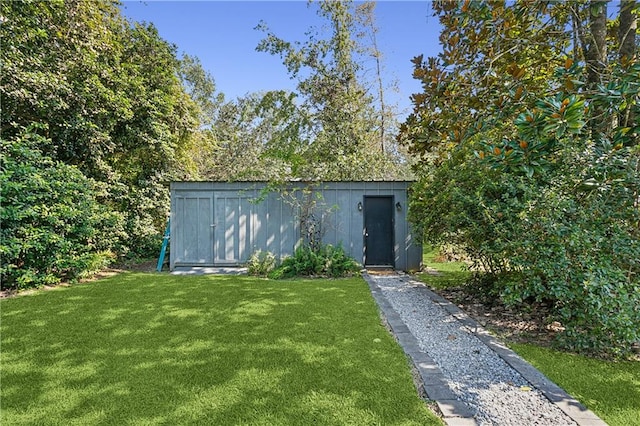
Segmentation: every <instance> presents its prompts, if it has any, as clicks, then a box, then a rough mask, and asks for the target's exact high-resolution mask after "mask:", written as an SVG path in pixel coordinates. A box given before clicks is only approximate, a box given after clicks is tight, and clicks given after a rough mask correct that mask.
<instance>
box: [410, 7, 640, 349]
mask: <svg viewBox="0 0 640 426" xmlns="http://www.w3.org/2000/svg"><path fill="white" fill-rule="evenodd" d="M606 7H607V2H600V1H576V2H548V1H540V2H529V1H516V2H513V3H511V2H509V3H507V2H504V1H486V2H472V1H462V2H449V1H435V2H434V10H435V13H436V15H437V16H439V18H440V22H441V24H442V26H443V31H442V33H441V38H440V40H441V43H442V46H443V50H442V53H441V54H440V55H439V56H438V57H437V58H428V59H426V60H425V59H424V58H422V57H418V58H415V59H414V65H415V68H414V77H415V78H416V79H418V80H419V81H420V82H421V83H422V87H423V92H421V93H417V94H414V95H413V97H412V100H413V103H414V110H413V113H412V114H411V115H410V117H409V118H408V119H407V121H406V122H405V123H403V125H402V135H403V137H404V138H406V140H408V141H409V148H410V152H412V153H413V154H414V155H416V156H419V157H420V159H421V160H420V162H419V163H418V164H417V167H416V173H417V174H418V175H419V176H420V178H419V182H418V183H417V184H416V186H415V188H414V192H413V194H414V196H413V197H412V205H411V215H412V217H413V220H414V222H415V223H416V224H417V226H418V227H419V228H420V229H422V231H423V232H424V235H425V238H426V239H427V240H428V241H431V242H434V243H437V242H442V241H448V242H454V243H456V244H458V245H459V246H460V247H461V248H463V249H464V250H466V251H467V252H468V253H469V255H470V256H471V258H472V259H474V260H475V261H476V264H475V269H476V270H477V271H478V273H479V275H478V277H482V278H481V279H480V280H479V281H478V282H479V283H481V284H482V285H483V286H484V291H486V292H487V293H488V294H492V295H494V296H499V297H502V298H503V300H505V301H507V302H510V303H524V304H527V303H536V302H544V303H550V304H551V305H553V306H554V308H555V313H556V315H557V318H558V319H559V320H561V322H562V323H563V324H565V325H566V327H567V330H566V332H565V333H564V334H563V336H562V339H563V340H562V343H563V344H565V345H566V346H569V347H571V348H573V349H576V350H584V351H590V350H591V351H601V350H604V351H611V352H616V351H618V353H624V352H626V351H628V350H630V347H631V343H632V342H634V341H637V340H638V339H639V338H640V336H638V330H640V312H638V310H637V306H639V305H640V300H639V299H638V298H639V297H640V291H639V290H640V278H639V276H638V273H639V272H640V264H638V259H640V229H639V225H640V211H639V209H638V195H639V194H640V169H639V162H640V158H639V157H640V151H639V147H638V135H639V133H640V127H639V125H638V122H637V120H636V119H635V118H636V117H638V110H639V108H640V106H639V102H638V101H639V97H638V96H639V89H640V86H639V84H640V83H639V82H640V64H639V63H638V61H637V59H638V48H637V45H636V43H635V35H636V32H637V26H636V24H635V19H636V16H637V13H638V6H637V3H636V2H635V1H623V2H621V3H620V9H619V11H618V12H619V14H618V16H617V17H616V18H615V19H613V20H607V18H606V16H607V14H606V10H607V9H606Z"/></svg>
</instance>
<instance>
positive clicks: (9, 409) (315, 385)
mask: <svg viewBox="0 0 640 426" xmlns="http://www.w3.org/2000/svg"><path fill="white" fill-rule="evenodd" d="M0 309H1V312H0V313H1V320H2V324H1V329H0V332H1V345H2V346H1V367H0V368H1V370H0V373H1V376H0V379H1V382H0V392H1V393H0V397H1V416H2V417H1V418H0V423H1V424H2V425H21V424H23V425H33V424H42V425H55V424H60V425H62V424H64V425H68V424H77V425H87V424H117V425H143V424H144V425H152V424H212V425H213V424H215V425H219V424H255V425H257V424H263V425H278V424H281V425H293V424H295V425H306V424H335V425H344V424H354V425H367V424H384V425H395V424H397V425H425V424H426V425H428V424H434V425H435V424H442V422H441V421H440V419H438V418H437V417H435V416H434V415H433V414H432V413H431V412H430V411H429V410H428V408H427V407H426V405H425V403H424V401H422V400H421V399H420V398H419V397H418V396H417V393H416V389H415V387H414V384H413V382H412V379H411V373H410V370H409V367H408V363H407V359H406V357H405V355H404V354H403V352H402V350H401V349H400V347H399V346H398V345H397V344H396V343H395V341H394V340H393V338H392V337H391V336H390V335H389V333H388V332H387V331H386V330H385V328H384V327H383V326H382V325H381V323H380V318H379V315H378V310H377V307H376V305H375V302H374V301H373V299H372V297H371V295H370V292H369V289H368V286H367V285H366V283H365V282H364V281H363V280H362V279H361V278H353V279H343V280H300V281H268V280H261V279H255V278H249V277H237V276H200V277H194V276H170V275H165V274H141V273H128V274H122V275H118V276H115V277H112V278H108V279H104V280H101V281H97V282H93V283H89V284H82V285H76V286H73V287H69V288H60V289H56V290H53V291H43V292H37V293H36V294H33V295H30V296H22V297H17V298H13V299H5V300H2V301H1V302H0Z"/></svg>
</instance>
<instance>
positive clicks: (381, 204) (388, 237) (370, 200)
mask: <svg viewBox="0 0 640 426" xmlns="http://www.w3.org/2000/svg"><path fill="white" fill-rule="evenodd" d="M364 264H365V265H370V266H374V265H375V266H394V252H393V197H364Z"/></svg>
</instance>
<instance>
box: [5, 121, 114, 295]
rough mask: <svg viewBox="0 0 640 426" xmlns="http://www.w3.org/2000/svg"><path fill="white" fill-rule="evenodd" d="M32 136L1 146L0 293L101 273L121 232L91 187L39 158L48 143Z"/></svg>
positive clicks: (66, 168)
mask: <svg viewBox="0 0 640 426" xmlns="http://www.w3.org/2000/svg"><path fill="white" fill-rule="evenodd" d="M40 128H41V129H42V126H40ZM35 130H36V127H35V126H34V127H31V128H29V129H25V130H23V133H22V134H21V135H20V136H19V137H18V138H17V139H15V140H3V141H2V147H1V151H0V152H1V154H2V159H3V167H2V173H1V174H0V187H1V205H2V207H1V208H0V218H1V220H2V225H3V226H2V231H1V233H2V238H1V241H2V242H1V243H0V255H1V256H2V259H3V262H2V266H1V267H0V274H1V275H2V288H3V289H5V288H16V287H17V288H29V287H38V286H42V285H45V284H54V283H57V282H59V281H60V280H63V279H75V278H77V277H79V276H82V275H83V274H85V273H87V272H90V271H93V270H95V269H97V268H100V267H102V266H103V265H104V264H105V262H106V261H108V260H110V256H111V254H110V253H109V250H110V249H111V248H113V243H114V240H115V238H114V235H117V234H118V228H119V226H121V223H118V222H119V221H118V216H117V215H116V214H114V213H110V212H108V211H107V210H106V209H105V208H104V207H103V206H101V205H100V204H99V203H98V202H97V200H96V198H95V196H94V182H93V181H91V180H90V179H87V178H85V177H84V176H83V175H82V173H81V172H80V171H79V170H78V169H77V168H76V167H73V166H68V165H65V164H62V163H60V162H55V161H53V160H52V159H51V158H49V157H46V156H43V155H42V153H41V152H40V151H39V149H38V146H39V145H41V144H46V142H47V141H46V140H45V139H44V138H42V137H41V136H39V135H38V134H37V133H35ZM107 224H108V225H107ZM104 225H107V226H104Z"/></svg>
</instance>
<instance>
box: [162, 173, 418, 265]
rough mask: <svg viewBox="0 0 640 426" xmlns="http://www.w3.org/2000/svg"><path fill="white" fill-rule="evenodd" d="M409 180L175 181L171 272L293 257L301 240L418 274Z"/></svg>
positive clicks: (362, 259)
mask: <svg viewBox="0 0 640 426" xmlns="http://www.w3.org/2000/svg"><path fill="white" fill-rule="evenodd" d="M409 185H410V182H406V181H403V182H388V181H385V182H378V181H366V182H313V183H308V182H290V183H288V184H285V185H279V186H274V185H272V184H269V183H266V182H172V183H171V230H170V233H171V239H170V244H171V246H170V247H171V248H170V269H171V270H174V268H176V267H179V266H212V267H219V266H238V265H242V264H244V263H246V262H247V261H248V260H249V258H250V257H251V255H252V254H253V253H254V252H256V251H258V250H261V251H263V252H264V251H269V252H271V253H273V254H275V256H276V257H277V258H283V257H285V256H290V255H292V254H293V253H294V252H295V250H296V248H297V247H299V246H300V245H301V244H303V243H304V241H305V239H307V240H309V239H314V238H315V239H318V240H320V241H322V242H323V243H324V244H332V245H334V246H335V245H338V244H342V247H343V248H344V250H345V252H346V253H347V254H348V255H350V256H351V257H353V258H354V259H356V260H357V261H358V262H360V263H361V264H362V265H364V266H365V267H374V266H380V267H392V268H395V269H398V270H405V271H414V270H418V269H420V266H421V261H422V246H421V243H420V241H417V240H416V239H415V238H414V237H413V235H412V233H411V226H410V224H409V222H408V221H407V198H408V190H409Z"/></svg>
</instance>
